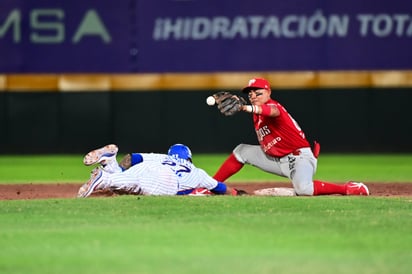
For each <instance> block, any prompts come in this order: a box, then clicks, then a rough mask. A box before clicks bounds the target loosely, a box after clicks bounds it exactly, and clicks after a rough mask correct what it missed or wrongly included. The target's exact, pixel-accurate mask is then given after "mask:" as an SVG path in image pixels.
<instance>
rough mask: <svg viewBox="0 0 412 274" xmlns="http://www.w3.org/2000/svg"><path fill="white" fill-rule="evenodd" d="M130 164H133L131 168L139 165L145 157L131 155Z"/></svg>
mask: <svg viewBox="0 0 412 274" xmlns="http://www.w3.org/2000/svg"><path fill="white" fill-rule="evenodd" d="M130 158H131V160H130V162H131V166H134V165H137V164H139V163H141V162H143V156H142V155H141V154H140V153H130ZM121 168H122V170H123V171H125V169H124V168H123V167H121Z"/></svg>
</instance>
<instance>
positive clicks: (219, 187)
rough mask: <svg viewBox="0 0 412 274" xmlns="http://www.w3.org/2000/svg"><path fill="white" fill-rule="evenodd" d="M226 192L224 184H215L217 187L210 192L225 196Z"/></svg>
mask: <svg viewBox="0 0 412 274" xmlns="http://www.w3.org/2000/svg"><path fill="white" fill-rule="evenodd" d="M226 190H227V186H226V184H224V183H221V182H217V186H216V187H215V188H213V189H211V190H210V191H212V192H213V193H215V194H225V193H226Z"/></svg>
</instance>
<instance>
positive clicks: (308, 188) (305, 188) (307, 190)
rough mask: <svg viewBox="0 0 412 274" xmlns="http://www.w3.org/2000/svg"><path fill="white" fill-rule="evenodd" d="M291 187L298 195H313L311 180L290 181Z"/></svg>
mask: <svg viewBox="0 0 412 274" xmlns="http://www.w3.org/2000/svg"><path fill="white" fill-rule="evenodd" d="M292 184H293V188H294V189H295V192H296V195H299V196H312V195H313V182H312V181H301V180H299V181H292Z"/></svg>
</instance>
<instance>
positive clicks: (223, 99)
mask: <svg viewBox="0 0 412 274" xmlns="http://www.w3.org/2000/svg"><path fill="white" fill-rule="evenodd" d="M213 97H214V98H215V100H216V105H217V108H218V109H219V110H220V112H221V113H222V114H223V115H225V116H232V115H234V114H236V113H238V112H239V111H240V110H241V109H242V106H243V105H246V101H245V99H243V98H242V97H238V96H236V95H233V94H231V93H230V92H227V91H221V92H217V93H215V94H213Z"/></svg>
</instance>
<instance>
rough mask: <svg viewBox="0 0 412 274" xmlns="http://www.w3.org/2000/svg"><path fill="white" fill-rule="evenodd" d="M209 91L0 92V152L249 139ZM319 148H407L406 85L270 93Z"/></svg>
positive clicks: (244, 120)
mask: <svg viewBox="0 0 412 274" xmlns="http://www.w3.org/2000/svg"><path fill="white" fill-rule="evenodd" d="M212 93H213V91H203V90H192V91H147V92H145V91H136V92H131V91H126V92H119V91H110V92H102V91H99V92H92V91H84V92H79V93H77V92H74V93H72V92H70V93H64V92H3V93H2V92H0V132H1V134H0V154H30V153H36V154H37V153H40V154H42V153H44V154H49V153H85V152H87V151H89V150H90V149H94V148H97V147H100V146H103V145H105V144H107V143H116V144H118V145H119V147H120V149H121V151H122V152H129V151H139V152H166V150H167V148H168V147H169V146H170V145H171V144H173V143H185V144H187V145H189V146H190V147H191V148H192V150H193V151H194V152H196V153H206V152H207V153H209V152H225V153H227V152H230V151H231V150H232V149H233V148H234V147H235V146H236V145H237V144H239V143H242V142H244V143H250V144H256V143H257V140H256V137H255V133H254V131H253V123H252V118H251V116H250V114H247V113H239V114H237V115H235V116H233V117H225V116H223V115H221V114H220V113H219V112H218V110H217V109H216V108H215V107H209V106H207V105H206V103H205V100H206V97H207V96H209V95H211V94H212ZM272 97H273V98H274V99H276V100H278V101H279V102H280V103H282V104H283V105H284V106H285V107H286V108H287V110H288V111H289V113H290V114H291V115H292V116H293V117H294V118H295V120H296V121H297V122H298V123H299V124H300V126H301V127H302V128H303V130H304V131H305V133H306V135H307V137H308V139H309V140H311V141H313V140H318V141H319V142H320V143H321V145H322V152H376V153H381V152H400V153H404V152H405V153H410V152H412V144H411V141H410V139H411V136H412V123H411V121H410V118H411V117H412V115H411V114H410V112H411V110H410V107H409V105H410V102H412V90H411V88H382V89H377V88H359V89H313V90H311V89H302V90H290V89H288V90H273V91H272Z"/></svg>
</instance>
